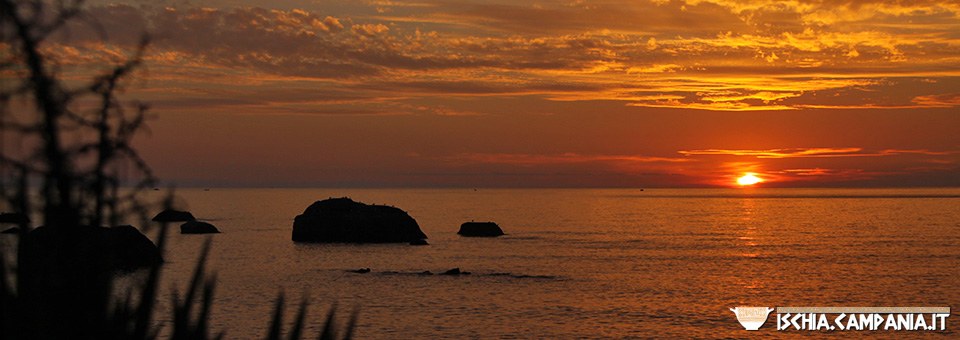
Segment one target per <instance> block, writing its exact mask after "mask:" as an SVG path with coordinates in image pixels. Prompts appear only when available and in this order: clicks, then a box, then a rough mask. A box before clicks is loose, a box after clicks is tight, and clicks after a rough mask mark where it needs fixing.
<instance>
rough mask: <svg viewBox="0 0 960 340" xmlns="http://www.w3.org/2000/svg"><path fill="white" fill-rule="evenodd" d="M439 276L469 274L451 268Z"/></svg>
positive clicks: (468, 273)
mask: <svg viewBox="0 0 960 340" xmlns="http://www.w3.org/2000/svg"><path fill="white" fill-rule="evenodd" d="M440 275H470V272H462V271H460V268H453V269H450V270H448V271H445V272H443V273H441V274H440Z"/></svg>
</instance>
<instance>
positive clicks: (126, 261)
mask: <svg viewBox="0 0 960 340" xmlns="http://www.w3.org/2000/svg"><path fill="white" fill-rule="evenodd" d="M20 247H21V251H22V255H21V256H20V258H21V259H22V260H26V261H28V262H29V263H25V265H27V266H32V267H36V266H43V267H49V266H53V267H57V268H64V269H66V268H70V269H71V270H77V269H79V268H87V269H89V270H90V272H91V273H95V272H97V271H95V268H94V267H97V268H103V269H111V270H113V269H116V270H133V269H137V268H145V267H150V266H153V265H158V264H160V263H162V262H163V257H162V256H161V255H160V249H158V248H157V246H156V245H155V244H153V241H150V239H149V238H147V237H146V236H144V235H143V234H142V233H140V231H139V230H137V228H134V227H132V226H129V225H125V226H117V227H113V228H105V227H89V226H77V227H58V228H54V227H39V228H36V229H33V230H32V231H30V233H28V234H27V235H26V237H24V239H23V242H22V243H21V244H20Z"/></svg>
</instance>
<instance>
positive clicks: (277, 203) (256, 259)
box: [131, 188, 960, 339]
mask: <svg viewBox="0 0 960 340" xmlns="http://www.w3.org/2000/svg"><path fill="white" fill-rule="evenodd" d="M150 195H153V196H154V198H159V197H160V196H161V195H163V192H153V193H150ZM175 195H176V197H177V198H176V200H175V204H177V205H178V206H179V207H181V208H183V209H187V210H189V211H191V212H192V213H193V214H194V215H195V216H196V217H197V218H198V219H199V220H201V221H206V222H209V223H211V224H214V225H215V226H216V227H217V228H219V229H220V231H221V232H222V233H220V234H214V235H181V234H179V233H176V230H174V233H171V234H170V235H169V236H168V237H169V239H168V240H167V241H168V242H167V249H166V254H165V259H166V261H167V263H166V264H165V265H164V267H163V272H162V275H163V279H162V287H163V288H162V289H163V290H164V291H165V293H164V294H162V296H161V300H169V296H170V294H169V292H170V291H172V290H174V289H177V290H178V291H180V292H181V293H182V292H183V291H184V290H185V289H186V288H185V287H186V286H187V283H188V281H189V279H190V277H191V275H192V274H193V270H194V267H195V265H196V261H197V258H198V256H199V254H200V250H201V248H202V246H203V244H204V243H205V242H207V240H209V242H211V246H212V248H211V251H210V258H209V261H208V263H207V266H208V273H209V274H210V275H215V280H216V292H215V299H214V303H213V304H214V311H213V315H212V317H211V329H213V330H217V331H223V332H225V338H226V339H257V338H263V337H264V336H265V335H266V332H267V325H268V323H269V321H270V318H271V313H272V310H273V308H274V305H275V304H276V302H277V298H278V296H279V294H281V293H282V294H283V296H284V297H285V300H286V302H287V303H286V305H285V308H284V311H285V318H286V319H285V320H286V321H285V324H286V325H287V326H288V327H287V329H289V325H290V324H291V323H292V322H293V317H294V315H295V314H296V311H297V308H299V306H300V303H301V301H303V300H304V299H306V300H307V301H309V303H310V304H309V308H308V315H307V318H306V320H307V329H306V330H305V332H306V334H307V335H308V337H311V338H313V337H315V336H316V334H317V332H319V329H320V328H321V327H322V325H323V323H324V322H325V321H326V317H327V315H328V313H330V311H331V309H332V308H334V307H335V308H336V310H335V318H334V323H335V324H336V325H337V326H338V327H343V325H345V324H346V323H347V321H348V319H349V318H350V315H351V314H353V313H356V314H355V315H356V326H355V329H354V334H353V335H354V338H355V339H741V338H743V339H748V338H749V339H760V338H763V339H793V338H831V339H833V338H850V337H855V338H863V337H870V338H884V339H956V338H958V337H960V335H958V334H960V333H958V331H960V316H957V315H956V312H954V313H953V315H952V316H951V317H948V318H946V322H947V323H946V327H945V330H939V328H938V330H935V331H928V330H917V331H895V330H883V329H880V330H876V331H868V330H863V331H855V330H854V331H840V330H834V331H828V330H823V329H821V330H812V331H811V330H796V329H793V328H791V329H787V330H778V329H777V326H776V317H775V315H776V313H773V314H771V316H770V317H769V318H768V320H767V321H766V323H765V325H764V326H763V327H761V328H760V329H759V330H757V331H747V330H745V329H744V327H743V326H741V325H740V323H739V322H738V321H737V316H736V315H735V314H734V312H732V311H731V310H730V308H733V307H737V306H765V307H771V308H776V307H785V306H793V307H799V306H832V307H836V306H841V307H911V306H912V307H954V309H956V308H957V307H960V189H957V188H946V189H942V188H938V189H926V188H921V189H769V188H736V189H645V190H641V189H486V188H479V189H221V188H211V189H202V188H198V189H179V190H176V191H175ZM337 197H349V198H351V199H353V200H355V201H359V202H363V203H367V204H379V205H390V206H395V207H398V208H400V209H403V210H404V211H406V212H407V213H408V214H409V215H410V216H411V217H413V218H414V219H416V221H417V222H418V223H419V225H420V228H421V229H422V230H423V231H424V233H426V234H427V235H428V237H429V238H428V239H427V241H428V242H429V243H430V244H429V245H427V246H412V245H408V244H310V243H295V242H293V241H292V240H291V231H292V226H293V220H294V217H295V216H297V215H298V214H301V213H302V212H303V211H304V209H306V208H307V206H309V205H310V204H312V203H313V202H315V201H318V200H323V199H327V198H337ZM468 221H493V222H496V223H497V224H499V225H500V227H501V228H502V229H503V230H504V232H505V233H506V235H504V236H501V237H495V238H470V237H461V236H459V235H457V231H458V229H459V226H460V224H462V223H464V222H468ZM155 231H156V229H152V230H151V231H148V233H149V234H150V235H151V236H152V237H155V236H154V235H155V234H154V233H155ZM360 268H370V269H371V271H370V272H369V273H356V272H353V270H356V269H360ZM452 268H459V269H460V270H461V271H467V272H470V273H471V274H470V275H459V276H445V275H423V274H422V272H424V271H430V272H432V273H434V274H437V273H441V272H444V271H446V270H449V269H452ZM131 275H134V274H131ZM832 317H833V316H831V319H832ZM158 318H159V321H160V322H161V323H164V322H166V323H168V322H170V321H171V318H170V314H169V313H166V312H164V313H161V314H160V315H158Z"/></svg>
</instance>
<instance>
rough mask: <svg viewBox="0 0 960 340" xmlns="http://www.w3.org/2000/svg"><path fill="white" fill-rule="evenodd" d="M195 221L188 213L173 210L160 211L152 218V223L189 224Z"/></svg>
mask: <svg viewBox="0 0 960 340" xmlns="http://www.w3.org/2000/svg"><path fill="white" fill-rule="evenodd" d="M196 220H197V219H196V218H194V217H193V214H191V213H190V212H189V211H179V210H173V209H167V210H164V211H161V212H160V213H159V214H157V216H154V217H153V221H154V222H189V221H196Z"/></svg>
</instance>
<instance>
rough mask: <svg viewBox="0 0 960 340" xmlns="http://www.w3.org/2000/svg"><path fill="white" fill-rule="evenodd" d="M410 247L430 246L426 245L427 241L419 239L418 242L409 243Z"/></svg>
mask: <svg viewBox="0 0 960 340" xmlns="http://www.w3.org/2000/svg"><path fill="white" fill-rule="evenodd" d="M410 245H412V246H428V245H430V244H429V243H427V240H424V239H419V240H413V241H410Z"/></svg>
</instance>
